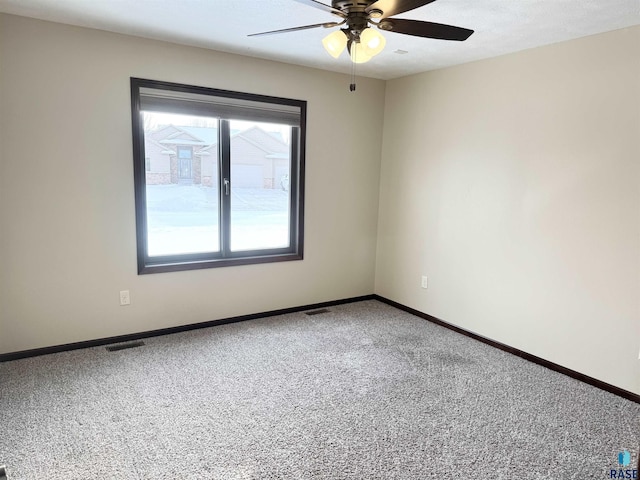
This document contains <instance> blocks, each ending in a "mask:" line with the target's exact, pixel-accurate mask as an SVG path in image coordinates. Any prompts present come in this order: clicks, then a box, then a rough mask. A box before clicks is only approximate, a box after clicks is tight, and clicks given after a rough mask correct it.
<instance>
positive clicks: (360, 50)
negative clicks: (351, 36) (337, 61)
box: [349, 41, 373, 63]
mask: <svg viewBox="0 0 640 480" xmlns="http://www.w3.org/2000/svg"><path fill="white" fill-rule="evenodd" d="M349 55H350V56H351V61H352V62H353V63H367V62H368V61H369V60H371V59H372V58H373V57H372V56H371V55H367V52H365V49H364V45H363V44H362V43H360V42H355V41H352V42H349Z"/></svg>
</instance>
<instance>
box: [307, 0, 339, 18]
mask: <svg viewBox="0 0 640 480" xmlns="http://www.w3.org/2000/svg"><path fill="white" fill-rule="evenodd" d="M295 1H296V2H298V3H304V4H305V5H309V6H310V7H315V8H319V9H320V10H324V11H325V12H329V13H333V14H334V15H338V16H339V17H342V18H346V17H347V15H346V14H345V13H344V12H343V11H342V10H338V9H337V8H334V7H332V6H330V5H325V4H324V3H322V2H318V1H316V0H295Z"/></svg>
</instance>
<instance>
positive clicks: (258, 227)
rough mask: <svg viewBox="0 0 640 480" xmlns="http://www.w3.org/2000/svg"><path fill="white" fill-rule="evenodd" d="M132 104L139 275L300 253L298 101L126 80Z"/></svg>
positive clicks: (301, 135)
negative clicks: (128, 83) (129, 88)
mask: <svg viewBox="0 0 640 480" xmlns="http://www.w3.org/2000/svg"><path fill="white" fill-rule="evenodd" d="M131 105H132V124H133V160H134V180H135V198H136V233H137V250H138V272H139V273H156V272H167V271H176V270H190V269H196V268H211V267H222V266H229V265H242V264H249V263H264V262H278V261H286V260H301V259H302V250H303V248H302V247H303V214H304V200H303V199H304V140H305V117H306V102H305V101H301V100H290V99H284V98H276V97H267V96H262V95H253V94H247V93H238V92H230V91H226V90H216V89H211V88H204V87H194V86H188V85H181V84H174V83H167V82H159V81H154V80H143V79H138V78H132V79H131ZM150 166H153V168H152V169H151V168H150ZM150 170H152V171H150Z"/></svg>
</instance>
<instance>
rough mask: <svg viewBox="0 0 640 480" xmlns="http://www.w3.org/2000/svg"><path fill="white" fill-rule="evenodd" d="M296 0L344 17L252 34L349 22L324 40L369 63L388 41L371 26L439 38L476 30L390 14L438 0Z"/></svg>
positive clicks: (329, 47)
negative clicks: (328, 3)
mask: <svg viewBox="0 0 640 480" xmlns="http://www.w3.org/2000/svg"><path fill="white" fill-rule="evenodd" d="M295 1H297V2H299V3H304V4H305V5H309V6H311V7H315V8H319V9H320V10H323V11H325V12H328V13H331V14H333V15H335V16H337V17H339V18H340V19H341V20H340V21H339V22H325V23H316V24H314V25H304V26H301V27H293V28H284V29H282V30H272V31H269V32H262V33H254V34H251V35H249V36H250V37H254V36H260V35H273V34H277V33H287V32H296V31H298V30H308V29H311V28H319V27H323V28H333V27H341V26H342V25H345V26H344V27H343V28H341V29H340V30H336V31H334V32H333V33H331V34H329V35H328V36H326V37H325V38H324V39H323V40H322V44H323V45H324V48H325V50H326V51H327V52H328V53H329V54H330V55H331V56H333V57H334V58H338V57H339V56H340V54H341V53H342V52H343V51H344V49H345V48H346V49H347V50H348V52H349V55H350V57H351V61H352V62H353V63H365V62H368V61H369V60H371V58H373V56H375V55H377V54H378V53H380V52H381V51H382V50H383V49H384V46H385V43H386V40H385V38H384V37H383V36H382V35H381V34H380V32H378V31H377V30H375V29H373V28H371V27H370V26H375V27H377V28H378V29H380V30H384V31H387V32H394V33H402V34H404V35H413V36H416V37H424V38H436V39H439V40H457V41H464V40H466V39H467V38H469V37H470V36H471V34H472V33H473V30H469V29H467V28H461V27H454V26H453V25H443V24H441V23H433V22H423V21H421V20H407V19H404V18H390V17H393V16H394V15H398V14H401V13H404V12H408V11H409V10H413V9H416V8H419V7H422V6H424V5H427V4H429V3H433V2H434V1H435V0H332V1H331V5H326V4H324V3H322V2H319V1H317V0H295Z"/></svg>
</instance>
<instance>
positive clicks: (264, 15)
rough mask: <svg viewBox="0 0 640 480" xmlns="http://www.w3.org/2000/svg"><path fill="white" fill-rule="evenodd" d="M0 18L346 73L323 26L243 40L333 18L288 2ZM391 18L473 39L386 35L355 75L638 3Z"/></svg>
mask: <svg viewBox="0 0 640 480" xmlns="http://www.w3.org/2000/svg"><path fill="white" fill-rule="evenodd" d="M323 3H327V4H328V3H330V0H326V1H323ZM0 12H5V13H10V14H15V15H22V16H26V17H33V18H39V19H42V20H50V21H54V22H60V23H67V24H71V25H80V26H85V27H90V28H97V29H100V30H107V31H111V32H117V33H124V34H129V35H136V36H140V37H146V38H153V39H159V40H167V41H170V42H175V43H181V44H185V45H193V46H198V47H204V48H210V49H214V50H221V51H225V52H231V53H237V54H241V55H249V56H252V57H260V58H266V59H271V60H278V61H282V62H287V63H292V64H296V65H305V66H310V67H315V68H321V69H324V70H331V71H336V72H342V73H350V72H351V63H350V61H349V60H348V57H347V55H346V54H345V53H343V54H342V56H341V57H340V58H339V59H337V60H335V59H333V58H332V57H330V56H329V55H328V54H327V53H326V52H325V51H324V49H323V47H322V45H321V40H322V38H323V37H324V36H325V35H327V34H328V33H329V32H328V31H327V30H325V29H323V28H317V29H313V30H303V31H298V32H292V33H285V34H281V35H269V36H264V37H247V35H248V34H250V33H257V32H264V31H268V30H276V29H281V28H289V27H297V26H300V25H308V24H314V23H323V22H330V21H335V20H336V19H337V17H335V16H333V15H331V14H329V13H325V12H324V11H322V10H320V9H316V8H312V7H309V6H307V5H304V4H301V3H298V2H296V1H294V0H0ZM396 18H412V19H416V20H426V21H431V22H437V23H446V24H451V25H456V26H460V27H465V28H470V29H473V30H475V33H474V34H473V35H472V36H471V37H470V38H469V39H468V40H467V41H465V42H451V41H442V40H431V39H424V38H418V37H411V36H408V35H400V34H397V33H389V32H383V35H384V36H385V37H386V39H387V46H386V48H385V50H384V51H383V52H382V53H381V54H380V55H378V56H377V57H375V58H374V59H373V60H371V61H370V62H369V63H366V64H361V65H358V67H357V74H358V75H359V76H366V77H373V78H380V79H391V78H397V77H401V76H405V75H410V74H413V73H418V72H424V71H427V70H433V69H437V68H442V67H447V66H451V65H457V64H461V63H466V62H470V61H474V60H480V59H483V58H489V57H495V56H498V55H503V54H506V53H511V52H516V51H519V50H524V49H528V48H533V47H537V46H541V45H547V44H551V43H557V42H561V41H564V40H569V39H573V38H579V37H584V36H587V35H593V34H597V33H602V32H607V31H611V30H616V29H619V28H624V27H629V26H632V25H640V0H438V1H437V2H434V3H432V4H430V5H425V6H423V7H420V8H418V9H416V10H412V11H410V12H406V13H404V14H402V15H398V16H397V17H396ZM396 50H405V51H407V52H408V53H406V54H398V53H395V51H396Z"/></svg>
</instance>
